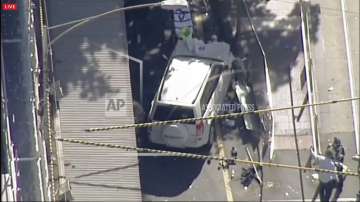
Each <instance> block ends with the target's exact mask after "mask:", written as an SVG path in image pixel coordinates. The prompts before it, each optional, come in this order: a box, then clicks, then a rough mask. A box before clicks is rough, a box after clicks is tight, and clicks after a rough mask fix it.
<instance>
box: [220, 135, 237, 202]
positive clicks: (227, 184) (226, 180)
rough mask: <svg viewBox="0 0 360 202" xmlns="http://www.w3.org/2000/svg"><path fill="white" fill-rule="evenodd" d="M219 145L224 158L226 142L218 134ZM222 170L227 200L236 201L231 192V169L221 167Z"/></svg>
mask: <svg viewBox="0 0 360 202" xmlns="http://www.w3.org/2000/svg"><path fill="white" fill-rule="evenodd" d="M217 145H218V149H219V156H220V158H224V157H225V150H224V144H223V142H222V140H221V138H219V136H217ZM221 171H222V173H223V177H224V184H225V193H226V198H227V201H229V202H232V201H234V198H233V195H232V192H231V187H230V175H229V170H228V169H223V168H221Z"/></svg>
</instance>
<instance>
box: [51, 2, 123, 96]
mask: <svg viewBox="0 0 360 202" xmlns="http://www.w3.org/2000/svg"><path fill="white" fill-rule="evenodd" d="M120 6H121V4H120V1H119V3H103V2H100V1H92V2H91V4H89V2H88V1H85V0H79V1H71V0H64V1H48V2H47V13H48V19H49V26H52V25H57V24H61V23H64V22H68V21H71V20H75V19H80V18H84V17H88V16H93V15H94V14H99V13H103V12H105V11H109V10H112V9H114V8H115V7H120ZM64 11H66V12H64ZM121 15H123V13H115V14H112V15H110V16H105V17H102V18H100V19H97V20H94V21H91V22H89V23H86V24H85V25H83V26H81V27H79V28H76V29H74V30H72V31H71V32H69V33H68V34H66V35H64V36H63V37H62V38H60V39H59V40H57V41H56V42H55V43H54V44H53V46H52V50H53V62H54V74H55V78H56V80H60V86H61V88H62V94H63V96H67V95H68V94H70V93H71V92H73V91H80V93H79V96H80V98H82V99H88V100H89V101H94V100H97V99H99V98H101V97H104V96H105V94H106V93H116V92H118V90H119V89H117V88H118V87H112V86H111V85H110V82H111V81H112V80H114V78H113V77H112V76H111V75H109V74H106V73H105V72H104V71H102V69H108V68H114V67H113V66H114V65H116V66H118V68H121V67H122V64H121V63H122V62H125V63H124V64H125V66H127V65H126V62H127V60H124V59H126V58H124V57H123V56H121V54H122V55H126V54H127V52H126V47H127V46H126V41H123V38H122V35H121V33H124V31H123V30H121V29H123V27H121V25H120V24H121V22H120V21H119V19H121V17H122V16H121ZM68 28H69V26H67V27H62V28H56V29H52V30H50V38H51V39H54V38H55V37H56V36H58V35H59V34H60V33H61V32H63V31H65V30H66V29H68ZM109 50H115V51H109ZM118 53H119V54H118ZM123 58H124V59H123ZM100 67H101V68H100Z"/></svg>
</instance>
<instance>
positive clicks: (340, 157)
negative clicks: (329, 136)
mask: <svg viewBox="0 0 360 202" xmlns="http://www.w3.org/2000/svg"><path fill="white" fill-rule="evenodd" d="M331 150H332V151H333V154H334V160H335V161H336V162H339V164H336V170H337V171H344V170H346V168H345V166H344V164H343V163H344V158H345V149H344V147H343V145H342V144H341V141H340V139H339V138H337V137H335V138H334V141H333V143H332V145H331ZM345 178H346V176H345V175H338V180H337V183H336V190H335V194H334V199H333V200H334V201H336V200H337V199H338V198H339V197H340V194H341V192H342V190H343V187H344V181H345Z"/></svg>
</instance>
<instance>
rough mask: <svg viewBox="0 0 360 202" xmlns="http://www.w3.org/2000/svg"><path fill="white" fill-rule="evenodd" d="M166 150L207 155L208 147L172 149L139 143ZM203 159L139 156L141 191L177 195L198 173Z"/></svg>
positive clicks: (159, 194)
mask: <svg viewBox="0 0 360 202" xmlns="http://www.w3.org/2000/svg"><path fill="white" fill-rule="evenodd" d="M140 146H141V147H145V148H153V149H159V150H167V151H178V152H184V153H195V154H200V155H209V153H210V148H201V149H174V148H167V147H163V146H154V145H150V144H149V143H143V145H140ZM204 163H205V160H199V159H190V158H181V157H174V156H140V157H139V166H140V168H139V169H140V181H141V188H142V192H143V193H145V194H150V195H154V196H166V197H173V196H177V195H179V194H181V193H183V192H184V191H186V190H187V189H189V186H190V185H191V184H192V183H193V181H194V180H195V179H196V178H197V177H198V175H199V174H200V172H201V170H202V168H203V165H204Z"/></svg>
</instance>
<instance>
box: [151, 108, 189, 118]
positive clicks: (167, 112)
mask: <svg viewBox="0 0 360 202" xmlns="http://www.w3.org/2000/svg"><path fill="white" fill-rule="evenodd" d="M187 118H194V112H193V110H192V109H191V108H186V107H180V106H174V105H159V106H158V107H157V108H156V112H155V115H154V120H156V121H167V120H176V119H187Z"/></svg>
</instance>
